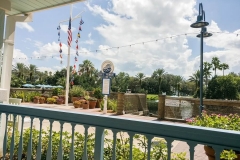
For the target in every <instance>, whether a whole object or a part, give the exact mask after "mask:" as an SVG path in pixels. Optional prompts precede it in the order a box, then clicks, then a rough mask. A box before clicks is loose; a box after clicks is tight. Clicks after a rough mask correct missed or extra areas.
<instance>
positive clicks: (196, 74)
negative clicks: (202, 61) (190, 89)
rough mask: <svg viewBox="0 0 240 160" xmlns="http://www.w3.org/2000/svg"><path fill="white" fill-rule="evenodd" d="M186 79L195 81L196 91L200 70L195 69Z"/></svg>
mask: <svg viewBox="0 0 240 160" xmlns="http://www.w3.org/2000/svg"><path fill="white" fill-rule="evenodd" d="M188 81H189V82H194V83H195V92H196V91H197V90H198V88H199V85H200V71H199V70H197V71H196V72H195V73H193V75H192V76H189V79H188Z"/></svg>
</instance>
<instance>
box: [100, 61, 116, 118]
mask: <svg viewBox="0 0 240 160" xmlns="http://www.w3.org/2000/svg"><path fill="white" fill-rule="evenodd" d="M101 70H102V72H101V73H99V76H101V77H102V94H103V95H104V98H103V100H104V107H103V113H104V114H106V113H107V99H108V95H109V94H110V88H111V87H110V86H111V77H114V76H115V73H113V71H114V65H113V63H112V62H111V61H109V60H106V61H104V62H103V63H102V66H101Z"/></svg>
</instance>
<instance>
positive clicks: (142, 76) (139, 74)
mask: <svg viewBox="0 0 240 160" xmlns="http://www.w3.org/2000/svg"><path fill="white" fill-rule="evenodd" d="M145 77H146V76H145V75H144V73H138V74H137V75H136V78H137V79H138V80H139V85H140V88H141V89H142V80H143V79H144V78H145Z"/></svg>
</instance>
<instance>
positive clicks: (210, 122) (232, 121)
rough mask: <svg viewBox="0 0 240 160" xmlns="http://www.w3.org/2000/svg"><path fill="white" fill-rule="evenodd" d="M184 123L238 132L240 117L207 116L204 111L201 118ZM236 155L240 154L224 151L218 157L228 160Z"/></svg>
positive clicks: (232, 115)
mask: <svg viewBox="0 0 240 160" xmlns="http://www.w3.org/2000/svg"><path fill="white" fill-rule="evenodd" d="M186 121H187V123H188V124H190V125H194V126H202V127H211V128H219V129H226V130H234V131H240V117H239V115H237V114H229V115H220V114H211V115H208V114H207V113H206V111H203V113H202V117H199V116H197V117H196V118H190V119H187V120H186ZM209 147H210V146H209ZM236 154H240V152H239V151H232V150H224V151H223V152H222V153H221V155H220V156H221V159H229V158H230V159H235V158H237V155H236ZM238 158H239V156H238Z"/></svg>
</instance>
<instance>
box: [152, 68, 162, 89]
mask: <svg viewBox="0 0 240 160" xmlns="http://www.w3.org/2000/svg"><path fill="white" fill-rule="evenodd" d="M164 73H165V70H164V69H157V70H155V71H154V72H153V74H152V78H154V79H157V80H158V93H159V94H160V93H161V83H162V77H163V75H164Z"/></svg>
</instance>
